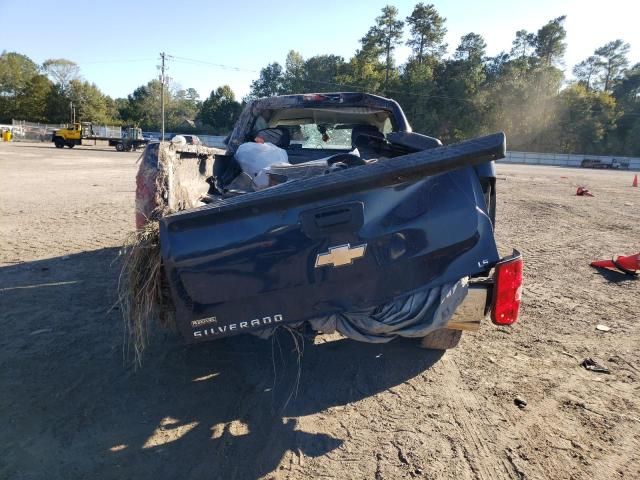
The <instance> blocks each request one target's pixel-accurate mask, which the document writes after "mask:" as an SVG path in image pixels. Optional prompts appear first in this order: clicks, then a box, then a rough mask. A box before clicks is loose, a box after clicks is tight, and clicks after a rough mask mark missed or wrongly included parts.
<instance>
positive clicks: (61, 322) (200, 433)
mask: <svg viewBox="0 0 640 480" xmlns="http://www.w3.org/2000/svg"><path fill="white" fill-rule="evenodd" d="M136 159H137V154H135V153H117V152H115V151H112V150H108V149H104V150H101V149H98V148H88V147H80V148H75V149H73V150H69V149H64V150H57V149H55V148H53V147H52V146H51V145H48V144H42V145H39V144H2V143H0V327H1V332H2V334H1V335H0V425H1V427H0V452H2V453H1V454H0V479H54V478H55V479H58V478H59V479H75V478H92V479H126V478H156V479H164V478H167V479H174V478H190V479H200V478H207V479H217V478H220V479H234V478H238V479H251V478H265V479H298V478H339V479H363V478H367V479H368V478H371V479H397V478H425V479H426V478H429V479H431V478H433V479H440V478H448V479H449V478H450V479H502V478H516V479H543V478H552V479H585V480H586V479H596V478H597V479H617V478H624V479H637V478H640V395H639V393H640V389H639V380H640V348H639V346H640V322H639V319H640V281H633V280H631V279H628V278H623V277H620V276H617V275H613V274H606V275H603V274H601V273H598V272H596V271H595V270H593V269H592V268H590V267H589V265H588V264H589V262H590V261H591V260H593V259H599V258H608V257H610V256H611V255H612V254H614V253H628V254H631V253H634V252H637V251H638V250H640V221H639V219H640V216H639V215H638V208H639V206H640V189H637V188H631V181H632V178H633V174H632V173H630V172H606V171H586V170H578V169H568V168H552V167H531V166H515V165H500V166H499V168H498V172H499V180H498V198H499V201H498V219H497V238H498V241H499V244H500V249H501V251H502V253H505V254H506V253H509V251H510V249H511V248H512V247H516V248H518V249H520V250H521V251H522V252H523V254H524V258H525V262H526V266H525V287H524V300H523V307H522V315H521V320H520V322H519V323H518V324H516V325H515V326H514V327H512V328H496V327H495V326H492V325H491V324H489V323H486V324H484V325H483V327H482V329H481V331H480V332H477V333H475V334H465V335H464V336H463V339H462V342H461V344H460V346H459V347H458V348H457V349H455V350H452V351H449V352H447V353H446V354H444V355H443V354H442V353H441V352H435V351H424V350H420V349H418V348H416V347H415V344H414V343H413V342H403V341H396V342H392V343H390V344H387V345H367V344H360V343H356V342H352V341H349V340H344V339H340V338H338V337H333V336H332V337H319V338H318V339H316V341H315V343H312V342H307V344H305V345H304V354H303V357H302V360H301V376H300V381H299V384H298V385H297V389H296V376H297V372H298V370H297V362H296V358H297V357H296V355H295V353H294V352H293V348H292V343H291V340H290V339H289V338H287V336H286V335H285V334H282V335H280V336H279V337H277V338H276V340H275V341H263V340H259V339H257V338H254V337H251V336H241V337H235V338H230V339H226V340H222V341H218V342H214V343H208V344H202V345H199V346H195V347H185V346H184V345H182V343H181V341H180V339H179V338H178V337H177V335H175V334H173V333H172V332H163V331H157V332H155V333H154V335H153V337H152V339H151V347H150V348H149V350H148V351H147V352H146V355H145V359H144V360H145V362H144V365H143V368H142V369H141V370H138V371H135V370H134V369H133V368H131V365H130V363H126V362H125V361H124V360H123V350H122V341H123V328H122V324H121V319H120V314H119V312H118V311H117V310H116V309H113V308H112V307H113V305H114V303H115V287H116V282H117V275H118V260H117V253H118V246H119V245H120V244H121V243H122V240H123V238H124V237H125V235H126V234H127V232H129V231H130V230H131V229H132V227H133V219H134V212H133V195H134V184H135V182H134V175H135V171H136V165H135V161H136ZM578 184H581V185H586V186H588V188H590V189H591V190H592V191H593V192H594V193H595V197H593V198H587V197H576V196H574V193H575V190H576V186H577V185H578ZM598 324H604V325H607V326H608V327H610V328H611V330H610V331H609V332H602V331H598V330H596V325H598ZM586 357H593V358H594V359H596V360H597V361H599V362H600V363H602V364H604V365H606V366H607V367H608V368H609V369H610V370H611V373H610V374H603V373H594V372H591V371H587V370H585V369H584V368H583V367H581V366H580V362H581V361H582V360H583V359H584V358H586ZM290 395H291V398H290V399H289V401H287V400H288V397H289V396H290ZM517 396H519V397H521V398H523V399H524V400H526V402H527V405H526V407H525V408H523V409H520V408H518V407H517V406H516V405H515V404H514V399H515V398H516V397H517Z"/></svg>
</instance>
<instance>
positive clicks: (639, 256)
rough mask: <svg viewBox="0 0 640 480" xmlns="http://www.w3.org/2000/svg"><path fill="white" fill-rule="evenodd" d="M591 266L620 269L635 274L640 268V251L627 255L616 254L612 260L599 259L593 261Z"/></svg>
mask: <svg viewBox="0 0 640 480" xmlns="http://www.w3.org/2000/svg"><path fill="white" fill-rule="evenodd" d="M591 266H592V267H598V268H608V269H611V270H619V271H621V272H624V273H627V274H629V275H635V274H636V273H637V271H638V270H640V252H638V253H636V254H635V255H627V256H626V257H623V256H616V257H614V258H613V259H611V260H598V261H596V262H591Z"/></svg>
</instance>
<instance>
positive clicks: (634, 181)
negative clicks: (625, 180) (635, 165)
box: [631, 174, 638, 187]
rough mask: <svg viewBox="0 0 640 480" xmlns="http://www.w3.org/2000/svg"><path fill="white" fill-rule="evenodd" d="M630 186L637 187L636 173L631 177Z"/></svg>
mask: <svg viewBox="0 0 640 480" xmlns="http://www.w3.org/2000/svg"><path fill="white" fill-rule="evenodd" d="M631 186H632V187H637V186H638V175H637V174H636V175H635V176H634V177H633V183H632V184H631Z"/></svg>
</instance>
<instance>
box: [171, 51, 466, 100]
mask: <svg viewBox="0 0 640 480" xmlns="http://www.w3.org/2000/svg"><path fill="white" fill-rule="evenodd" d="M172 58H173V59H174V60H175V61H177V62H179V63H185V64H190V65H204V66H210V67H215V68H221V69H224V70H234V71H237V72H248V73H257V74H259V73H260V70H251V69H247V68H243V67H236V66H233V65H225V64H221V63H214V62H209V61H206V60H198V59H195V58H187V57H181V56H177V55H174V56H173V57H172ZM301 81H302V83H307V84H315V85H324V86H327V87H338V88H347V89H351V90H355V91H358V92H363V91H364V88H363V87H362V86H360V85H347V84H344V83H336V82H324V81H321V80H311V79H304V80H301ZM386 92H388V93H395V94H398V95H407V96H411V97H416V98H430V99H441V100H456V101H459V102H467V103H473V100H470V99H468V98H461V97H451V96H448V95H424V94H420V93H413V92H405V91H401V90H388V89H385V90H384V92H383V91H382V90H374V91H373V92H372V93H386Z"/></svg>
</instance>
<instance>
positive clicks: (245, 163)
mask: <svg viewBox="0 0 640 480" xmlns="http://www.w3.org/2000/svg"><path fill="white" fill-rule="evenodd" d="M235 157H236V160H237V161H238V164H240V168H242V171H243V172H244V173H246V174H247V175H249V176H250V177H251V178H252V180H253V183H254V184H255V186H256V187H257V188H266V187H268V186H269V176H268V175H267V174H266V170H267V169H268V168H269V167H271V166H272V165H289V157H288V155H287V151H286V150H284V149H282V148H280V147H277V146H275V145H274V144H272V143H253V142H247V143H243V144H242V145H240V146H239V147H238V150H236V154H235Z"/></svg>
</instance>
